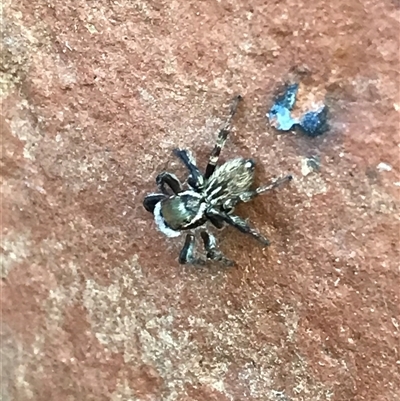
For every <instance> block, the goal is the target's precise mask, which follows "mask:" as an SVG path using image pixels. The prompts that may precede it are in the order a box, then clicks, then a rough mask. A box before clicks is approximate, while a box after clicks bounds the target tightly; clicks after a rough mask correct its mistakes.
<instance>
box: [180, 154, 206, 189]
mask: <svg viewBox="0 0 400 401" xmlns="http://www.w3.org/2000/svg"><path fill="white" fill-rule="evenodd" d="M174 155H175V156H177V157H178V158H179V159H180V160H181V161H182V162H183V164H184V165H185V166H186V168H187V169H188V170H189V173H190V177H189V179H188V184H189V185H190V186H191V187H192V188H195V189H197V190H201V189H202V188H203V186H204V177H203V174H201V172H200V170H199V168H198V167H197V165H196V160H195V159H194V157H193V155H192V154H191V152H190V151H188V150H186V149H174Z"/></svg>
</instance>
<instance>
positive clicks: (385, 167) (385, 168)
mask: <svg viewBox="0 0 400 401" xmlns="http://www.w3.org/2000/svg"><path fill="white" fill-rule="evenodd" d="M376 168H377V169H378V170H379V171H381V172H382V171H392V166H391V165H390V164H387V163H384V162H380V163H379V164H378V165H377V166H376Z"/></svg>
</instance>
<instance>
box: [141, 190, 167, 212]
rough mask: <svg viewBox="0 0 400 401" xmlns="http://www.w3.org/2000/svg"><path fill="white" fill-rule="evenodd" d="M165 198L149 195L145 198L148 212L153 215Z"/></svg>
mask: <svg viewBox="0 0 400 401" xmlns="http://www.w3.org/2000/svg"><path fill="white" fill-rule="evenodd" d="M165 198H166V196H165V195H164V194H149V195H147V196H146V197H145V198H144V200H143V206H144V208H145V209H146V210H147V211H148V212H150V213H153V212H154V208H155V207H156V205H157V203H158V202H160V201H162V200H163V199H165Z"/></svg>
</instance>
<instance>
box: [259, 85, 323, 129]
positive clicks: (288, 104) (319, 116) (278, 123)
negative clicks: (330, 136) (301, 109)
mask: <svg viewBox="0 0 400 401" xmlns="http://www.w3.org/2000/svg"><path fill="white" fill-rule="evenodd" d="M298 90H299V85H298V84H291V85H288V86H287V87H286V90H285V92H284V93H283V94H281V95H279V96H278V97H277V98H276V99H275V102H274V104H273V106H272V107H271V109H270V110H269V112H268V114H267V116H268V119H269V121H270V123H271V125H272V126H274V127H275V128H276V129H277V130H279V131H290V130H292V129H296V128H298V129H300V131H302V132H303V133H305V134H306V135H308V136H311V137H316V136H318V135H321V134H323V133H324V132H326V131H327V130H328V129H329V126H328V107H327V106H325V105H324V106H322V107H321V108H319V109H318V110H315V111H308V112H306V113H305V114H304V115H303V116H302V117H301V118H300V120H298V119H296V118H292V115H291V110H292V109H293V107H294V105H295V103H296V96H297V92H298Z"/></svg>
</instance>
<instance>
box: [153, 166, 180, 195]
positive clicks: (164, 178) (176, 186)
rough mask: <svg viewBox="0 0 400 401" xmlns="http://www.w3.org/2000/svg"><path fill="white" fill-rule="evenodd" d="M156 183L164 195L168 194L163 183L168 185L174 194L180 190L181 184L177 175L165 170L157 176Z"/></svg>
mask: <svg viewBox="0 0 400 401" xmlns="http://www.w3.org/2000/svg"><path fill="white" fill-rule="evenodd" d="M156 183H157V186H158V188H159V189H160V191H161V192H162V193H163V194H166V195H169V192H168V190H167V188H166V187H165V185H168V186H169V187H170V188H171V189H172V192H173V193H174V194H175V195H176V194H178V193H179V192H181V191H182V185H181V183H180V181H179V179H178V177H177V176H176V175H175V174H171V173H168V172H167V171H163V172H162V173H160V174H159V175H158V176H157V178H156Z"/></svg>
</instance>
